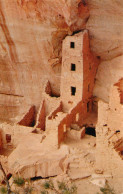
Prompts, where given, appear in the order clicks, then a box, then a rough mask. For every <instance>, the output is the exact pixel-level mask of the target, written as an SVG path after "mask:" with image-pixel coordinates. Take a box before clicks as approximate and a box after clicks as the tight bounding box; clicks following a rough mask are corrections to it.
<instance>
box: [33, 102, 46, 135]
mask: <svg viewBox="0 0 123 194" xmlns="http://www.w3.org/2000/svg"><path fill="white" fill-rule="evenodd" d="M45 120H46V113H45V100H43V101H42V103H41V105H40V107H39V111H38V114H37V118H36V124H35V127H36V128H40V129H41V130H43V131H44V130H45Z"/></svg>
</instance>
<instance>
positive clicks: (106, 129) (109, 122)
mask: <svg viewBox="0 0 123 194" xmlns="http://www.w3.org/2000/svg"><path fill="white" fill-rule="evenodd" d="M109 99H110V101H109V104H107V103H105V102H102V101H100V102H99V104H98V123H97V126H96V163H97V164H96V169H97V171H99V172H103V171H104V172H105V173H109V174H110V175H112V176H115V177H118V178H121V177H122V176H123V173H122V172H121V169H122V168H123V159H122V149H121V148H120V152H119V150H118V149H116V147H115V146H116V143H117V142H118V141H120V140H121V139H122V137H123V105H122V104H121V103H120V92H119V89H118V86H117V84H115V86H113V87H112V88H111V92H110V98H109Z"/></svg>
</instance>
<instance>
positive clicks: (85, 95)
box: [61, 30, 99, 111]
mask: <svg viewBox="0 0 123 194" xmlns="http://www.w3.org/2000/svg"><path fill="white" fill-rule="evenodd" d="M71 43H74V48H70V46H71ZM62 56H63V59H62V73H61V99H62V101H63V105H64V107H65V111H66V110H67V111H68V110H69V109H70V108H72V107H74V106H75V105H76V104H77V103H78V102H79V101H81V100H83V101H86V100H87V99H89V98H92V94H93V88H94V82H95V76H96V72H97V68H98V64H99V60H98V59H97V57H95V56H94V55H93V54H92V53H91V51H90V45H89V35H88V31H87V30H85V31H83V32H80V33H78V34H75V35H73V36H68V37H66V38H65V40H64V41H63V48H62ZM72 64H74V65H75V70H74V71H72V70H71V65H72ZM71 87H75V88H76V93H75V95H72V94H71Z"/></svg>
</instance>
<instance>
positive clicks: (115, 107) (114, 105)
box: [108, 86, 123, 136]
mask: <svg viewBox="0 0 123 194" xmlns="http://www.w3.org/2000/svg"><path fill="white" fill-rule="evenodd" d="M108 126H109V127H110V128H111V130H113V131H116V130H120V133H121V134H122V136H123V104H121V101H120V91H119V90H118V87H117V86H114V87H112V89H111V95H110V101H109V111H108Z"/></svg>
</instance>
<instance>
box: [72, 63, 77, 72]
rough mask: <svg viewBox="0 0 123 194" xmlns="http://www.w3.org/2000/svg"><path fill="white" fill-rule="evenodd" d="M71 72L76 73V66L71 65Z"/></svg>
mask: <svg viewBox="0 0 123 194" xmlns="http://www.w3.org/2000/svg"><path fill="white" fill-rule="evenodd" d="M71 71H76V65H75V64H73V63H71Z"/></svg>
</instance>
